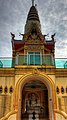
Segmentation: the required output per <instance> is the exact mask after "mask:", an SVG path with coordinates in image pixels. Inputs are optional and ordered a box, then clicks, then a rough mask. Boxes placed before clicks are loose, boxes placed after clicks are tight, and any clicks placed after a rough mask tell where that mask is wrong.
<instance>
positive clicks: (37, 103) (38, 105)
mask: <svg viewBox="0 0 67 120" xmlns="http://www.w3.org/2000/svg"><path fill="white" fill-rule="evenodd" d="M21 106H22V107H21V118H22V119H23V120H25V119H28V120H31V119H32V113H33V112H35V117H36V118H38V120H40V119H41V120H42V119H44V118H46V119H48V118H49V109H48V108H49V104H48V89H47V87H46V85H45V84H44V83H42V82H41V81H39V80H32V81H29V82H28V83H26V84H25V85H24V87H23V90H22V101H21Z"/></svg>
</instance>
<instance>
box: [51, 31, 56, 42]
mask: <svg viewBox="0 0 67 120" xmlns="http://www.w3.org/2000/svg"><path fill="white" fill-rule="evenodd" d="M55 34H56V33H54V34H53V35H51V38H52V40H53V41H54V36H55Z"/></svg>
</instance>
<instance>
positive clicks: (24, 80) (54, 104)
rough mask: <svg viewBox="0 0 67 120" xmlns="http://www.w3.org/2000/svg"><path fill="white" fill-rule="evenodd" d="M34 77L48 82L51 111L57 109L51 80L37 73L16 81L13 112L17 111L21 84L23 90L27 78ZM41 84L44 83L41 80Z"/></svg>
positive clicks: (27, 80)
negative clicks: (50, 95)
mask: <svg viewBox="0 0 67 120" xmlns="http://www.w3.org/2000/svg"><path fill="white" fill-rule="evenodd" d="M34 75H35V76H37V77H40V78H43V79H46V80H47V82H48V81H49V84H50V86H51V88H52V109H53V110H54V109H56V107H57V105H56V91H55V85H54V82H53V80H52V79H51V78H50V77H49V76H48V75H46V74H43V73H39V72H36V74H33V73H29V74H26V75H25V76H23V77H21V78H20V79H19V80H18V82H17V84H16V87H15V98H14V105H15V108H14V109H15V110H18V107H19V106H18V98H19V96H20V94H19V90H20V86H21V84H22V89H23V87H24V85H25V84H26V83H27V82H29V78H30V77H34ZM41 82H43V83H44V84H45V81H43V80H41ZM48 89H49V88H48ZM53 114H54V120H56V119H55V117H56V116H55V113H53Z"/></svg>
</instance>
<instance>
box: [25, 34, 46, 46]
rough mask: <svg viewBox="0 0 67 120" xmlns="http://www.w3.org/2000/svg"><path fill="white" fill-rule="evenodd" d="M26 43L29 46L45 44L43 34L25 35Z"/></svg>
mask: <svg viewBox="0 0 67 120" xmlns="http://www.w3.org/2000/svg"><path fill="white" fill-rule="evenodd" d="M24 41H25V42H26V43H27V44H43V43H44V36H43V35H41V34H28V35H24Z"/></svg>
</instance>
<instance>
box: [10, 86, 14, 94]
mask: <svg viewBox="0 0 67 120" xmlns="http://www.w3.org/2000/svg"><path fill="white" fill-rule="evenodd" d="M9 92H10V93H11V94H12V93H13V88H12V86H11V87H10V89H9Z"/></svg>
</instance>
